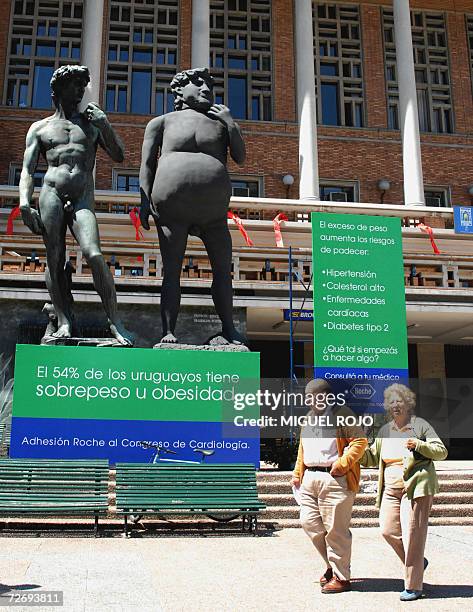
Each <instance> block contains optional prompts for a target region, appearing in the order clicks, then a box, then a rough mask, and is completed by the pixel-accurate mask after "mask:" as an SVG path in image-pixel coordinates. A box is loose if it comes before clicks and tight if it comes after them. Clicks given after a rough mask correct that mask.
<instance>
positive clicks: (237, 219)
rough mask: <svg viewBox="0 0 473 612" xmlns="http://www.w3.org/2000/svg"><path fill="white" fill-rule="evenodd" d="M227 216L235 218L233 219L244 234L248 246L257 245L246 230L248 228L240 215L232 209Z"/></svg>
mask: <svg viewBox="0 0 473 612" xmlns="http://www.w3.org/2000/svg"><path fill="white" fill-rule="evenodd" d="M227 217H228V218H229V219H233V221H235V223H236V225H237V227H238V229H239V230H240V234H241V235H242V236H243V238H244V239H245V242H246V244H247V245H248V246H250V247H252V246H255V245H254V244H253V241H252V240H251V238H250V237H249V236H248V232H247V231H246V229H245V228H244V227H243V223H242V220H241V219H240V217H239V216H238V215H236V214H235V213H234V212H232V211H231V210H229V211H228V213H227Z"/></svg>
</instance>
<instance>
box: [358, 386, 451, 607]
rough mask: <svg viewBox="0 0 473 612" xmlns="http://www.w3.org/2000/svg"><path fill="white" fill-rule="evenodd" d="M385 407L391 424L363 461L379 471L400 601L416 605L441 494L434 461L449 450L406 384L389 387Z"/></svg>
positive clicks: (382, 520)
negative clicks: (397, 562) (399, 570)
mask: <svg viewBox="0 0 473 612" xmlns="http://www.w3.org/2000/svg"><path fill="white" fill-rule="evenodd" d="M384 408H385V410H386V412H387V414H388V418H389V421H388V423H386V424H385V425H384V426H383V427H382V428H381V429H380V430H379V433H378V437H377V438H376V440H375V441H374V443H373V444H372V445H371V447H369V448H368V449H366V451H365V453H364V455H363V457H362V458H361V461H360V463H361V464H362V465H364V466H365V467H379V477H378V497H377V500H376V506H377V507H378V508H379V509H380V511H379V522H380V527H381V533H382V535H383V537H384V538H385V540H386V541H387V542H388V544H390V545H391V546H392V548H393V549H394V551H395V553H396V554H397V555H398V557H399V558H400V559H401V561H402V563H403V564H404V583H405V585H404V586H405V588H404V591H403V592H402V593H401V595H400V599H401V601H414V600H416V599H419V598H420V597H421V596H422V591H423V578H424V569H425V568H426V567H427V563H428V562H427V559H425V558H424V549H425V542H426V538H427V527H428V521H429V514H430V509H431V507H432V502H433V498H434V495H435V494H436V493H438V491H439V485H438V480H437V474H436V472H435V466H434V461H441V460H443V459H445V458H446V456H447V449H446V448H445V446H444V444H443V442H442V441H441V440H440V438H439V437H438V436H437V434H436V433H435V430H434V429H433V427H432V426H431V425H430V424H429V423H428V422H427V421H425V420H424V419H421V418H419V417H416V416H415V415H414V408H415V394H414V393H413V392H412V391H411V390H410V389H409V388H408V387H406V386H405V385H401V384H398V383H396V384H393V385H390V386H389V387H387V389H385V391H384Z"/></svg>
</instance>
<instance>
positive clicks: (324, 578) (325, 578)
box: [319, 567, 333, 587]
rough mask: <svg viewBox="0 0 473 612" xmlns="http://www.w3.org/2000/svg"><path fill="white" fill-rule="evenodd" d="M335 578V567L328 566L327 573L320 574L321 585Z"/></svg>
mask: <svg viewBox="0 0 473 612" xmlns="http://www.w3.org/2000/svg"><path fill="white" fill-rule="evenodd" d="M332 578H333V569H332V568H331V567H327V569H326V570H325V574H324V575H323V576H320V579H319V582H320V586H322V587H323V586H325V585H326V584H327V583H328V582H330V580H332Z"/></svg>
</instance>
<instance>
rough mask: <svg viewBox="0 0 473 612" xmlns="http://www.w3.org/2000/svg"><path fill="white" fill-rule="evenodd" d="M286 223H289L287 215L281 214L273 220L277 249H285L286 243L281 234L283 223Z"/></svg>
mask: <svg viewBox="0 0 473 612" xmlns="http://www.w3.org/2000/svg"><path fill="white" fill-rule="evenodd" d="M284 221H289V219H288V218H287V215H285V214H284V213H279V214H278V215H276V216H275V217H274V219H273V227H274V236H275V238H276V246H277V247H281V248H283V247H284V242H283V239H282V234H281V223H284Z"/></svg>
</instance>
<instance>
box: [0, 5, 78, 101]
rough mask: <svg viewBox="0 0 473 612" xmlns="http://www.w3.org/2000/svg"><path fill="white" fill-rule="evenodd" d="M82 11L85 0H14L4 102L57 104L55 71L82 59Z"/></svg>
mask: <svg viewBox="0 0 473 612" xmlns="http://www.w3.org/2000/svg"><path fill="white" fill-rule="evenodd" d="M82 11H83V1H82V0H70V1H66V0H47V1H46V0H42V1H41V2H33V1H30V0H13V2H12V15H11V20H10V36H9V43H8V54H7V60H6V66H7V68H6V78H5V89H4V92H3V102H4V104H7V105H8V106H18V107H20V108H25V107H33V108H52V107H53V102H52V99H51V90H50V87H49V81H50V79H51V76H52V73H53V72H54V70H56V68H59V66H61V65H63V64H77V63H79V60H80V46H81V40H82Z"/></svg>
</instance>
